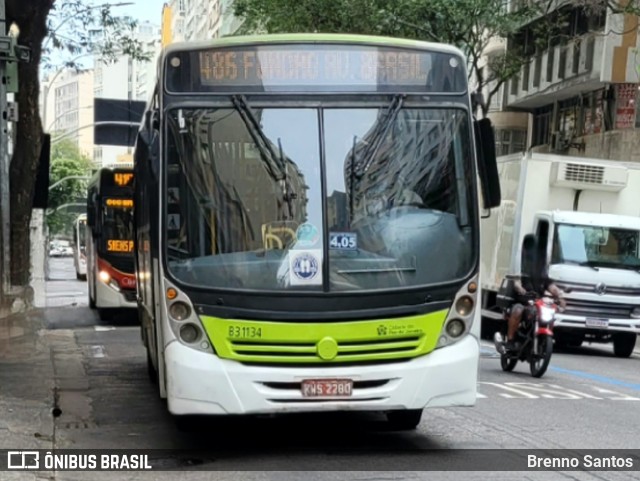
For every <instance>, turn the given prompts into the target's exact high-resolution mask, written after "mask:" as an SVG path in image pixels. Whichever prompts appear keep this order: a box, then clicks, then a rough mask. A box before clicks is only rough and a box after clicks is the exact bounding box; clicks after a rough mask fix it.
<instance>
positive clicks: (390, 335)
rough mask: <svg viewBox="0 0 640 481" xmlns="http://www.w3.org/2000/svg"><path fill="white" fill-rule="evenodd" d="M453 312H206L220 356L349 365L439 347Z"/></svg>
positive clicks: (205, 319) (409, 355)
mask: <svg viewBox="0 0 640 481" xmlns="http://www.w3.org/2000/svg"><path fill="white" fill-rule="evenodd" d="M447 313H448V310H442V311H437V312H432V313H429V314H423V315H417V316H411V317H403V318H397V319H377V320H364V321H346V322H272V321H249V320H239V319H221V318H217V317H211V316H201V319H202V323H203V325H204V328H205V331H206V333H207V335H208V337H209V340H210V341H211V343H212V344H213V347H214V349H215V351H216V354H217V355H218V356H219V357H221V358H223V359H233V360H235V361H241V362H248V363H263V364H266V363H318V364H328V363H345V362H346V363H349V362H363V361H385V360H393V359H406V358H413V357H417V356H422V355H425V354H428V353H429V352H431V351H433V350H434V349H435V347H436V344H437V342H438V338H439V336H440V332H441V331H442V326H443V324H444V321H445V319H446V317H447Z"/></svg>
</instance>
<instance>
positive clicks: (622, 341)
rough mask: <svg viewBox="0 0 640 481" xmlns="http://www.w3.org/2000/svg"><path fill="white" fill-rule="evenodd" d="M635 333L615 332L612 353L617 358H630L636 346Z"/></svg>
mask: <svg viewBox="0 0 640 481" xmlns="http://www.w3.org/2000/svg"><path fill="white" fill-rule="evenodd" d="M637 337H638V336H637V334H636V333H635V332H617V333H615V334H614V335H613V353H614V354H615V355H616V356H618V357H630V356H631V354H632V353H633V348H634V347H635V346H636V338H637Z"/></svg>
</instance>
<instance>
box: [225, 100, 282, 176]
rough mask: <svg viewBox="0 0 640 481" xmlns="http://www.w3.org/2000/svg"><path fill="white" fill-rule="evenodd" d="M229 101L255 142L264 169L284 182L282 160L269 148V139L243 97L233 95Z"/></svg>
mask: <svg viewBox="0 0 640 481" xmlns="http://www.w3.org/2000/svg"><path fill="white" fill-rule="evenodd" d="M231 101H232V102H233V106H234V108H235V109H236V111H237V112H238V114H239V115H240V118H241V119H242V121H243V122H244V124H245V126H246V127H247V130H248V131H249V135H251V138H252V139H253V141H254V142H255V144H256V147H257V148H258V151H259V152H260V157H262V160H263V161H264V162H265V164H266V168H267V170H268V171H269V174H270V175H271V177H273V178H274V179H275V180H284V173H283V168H284V166H283V165H282V160H281V159H278V156H277V155H276V153H275V152H274V150H273V148H272V147H271V143H270V142H269V139H268V138H267V136H266V135H265V134H264V132H263V131H262V128H261V127H260V123H259V122H258V119H256V117H255V115H254V114H253V111H252V110H251V108H250V107H249V105H248V104H247V101H246V99H245V97H244V96H243V95H233V96H231ZM279 161H280V162H279ZM278 164H280V165H278Z"/></svg>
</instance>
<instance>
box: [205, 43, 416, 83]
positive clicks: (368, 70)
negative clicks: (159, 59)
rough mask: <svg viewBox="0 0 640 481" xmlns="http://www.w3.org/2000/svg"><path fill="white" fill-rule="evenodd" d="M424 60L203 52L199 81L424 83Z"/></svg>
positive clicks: (397, 55) (398, 55)
mask: <svg viewBox="0 0 640 481" xmlns="http://www.w3.org/2000/svg"><path fill="white" fill-rule="evenodd" d="M424 61H425V56H424V55H420V54H418V53H412V52H380V53H378V52H329V51H325V52H313V51H302V52H260V53H257V52H255V51H244V52H242V51H240V52H237V51H207V52H201V53H200V79H201V82H202V83H203V84H205V85H215V84H216V83H218V82H223V83H224V82H225V81H233V82H236V81H237V82H240V83H243V82H249V83H255V82H256V81H260V80H267V81H268V80H310V81H312V82H318V83H332V82H335V83H338V82H341V81H345V80H353V81H355V82H362V83H370V82H375V81H376V80H377V79H378V78H383V79H387V80H388V81H394V82H399V83H404V82H407V83H410V84H424V83H425V82H426V81H427V70H428V69H427V67H426V66H425V65H424Z"/></svg>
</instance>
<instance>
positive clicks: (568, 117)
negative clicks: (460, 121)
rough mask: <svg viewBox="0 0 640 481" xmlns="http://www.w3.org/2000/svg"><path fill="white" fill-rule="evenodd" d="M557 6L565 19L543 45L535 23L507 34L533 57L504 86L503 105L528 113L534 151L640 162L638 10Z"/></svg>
mask: <svg viewBox="0 0 640 481" xmlns="http://www.w3.org/2000/svg"><path fill="white" fill-rule="evenodd" d="M583 3H584V2H583ZM596 3H597V2H596ZM558 5H559V6H558ZM511 8H517V6H514V5H512V7H511ZM553 13H554V14H557V13H561V14H563V15H564V16H565V19H566V21H565V22H564V26H563V31H561V32H560V33H559V34H558V35H557V36H555V37H554V38H550V39H549V42H548V44H547V45H546V47H545V48H544V49H539V48H536V46H535V44H534V41H533V40H534V36H535V33H534V32H535V29H534V27H535V23H534V22H531V23H529V24H527V25H524V26H523V27H522V29H521V30H520V32H519V34H518V35H516V36H514V38H511V39H509V40H508V41H507V47H506V48H507V49H513V50H517V51H520V52H523V53H526V54H527V55H532V60H531V61H530V62H528V63H526V64H525V65H524V67H523V68H522V69H521V70H520V73H519V75H517V76H516V77H514V78H513V79H511V80H510V81H509V82H508V84H507V85H506V87H507V88H505V89H504V96H503V99H502V100H503V110H504V111H506V112H509V113H510V114H511V115H514V116H517V115H519V116H520V117H521V119H520V120H522V118H524V116H526V118H527V119H528V137H529V138H528V140H529V141H528V142H527V146H526V148H532V149H533V150H534V151H539V152H554V153H562V154H567V155H575V156H584V157H595V158H603V159H610V160H621V161H640V130H639V129H640V109H638V108H637V107H636V106H637V103H638V100H639V91H638V87H639V83H640V73H639V71H638V66H639V65H640V59H639V58H638V51H639V50H638V47H640V39H639V37H638V17H637V16H635V15H632V14H622V13H613V12H612V11H610V10H605V9H604V8H603V9H601V11H599V12H598V11H594V10H591V11H587V10H585V7H584V6H582V5H578V4H576V3H573V2H571V3H568V4H567V3H558V4H557V6H556V10H555V11H554V12H553ZM536 21H540V20H539V19H538V20H536ZM500 115H502V113H501V114H500ZM511 125H514V123H513V122H511ZM520 125H521V124H520Z"/></svg>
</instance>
